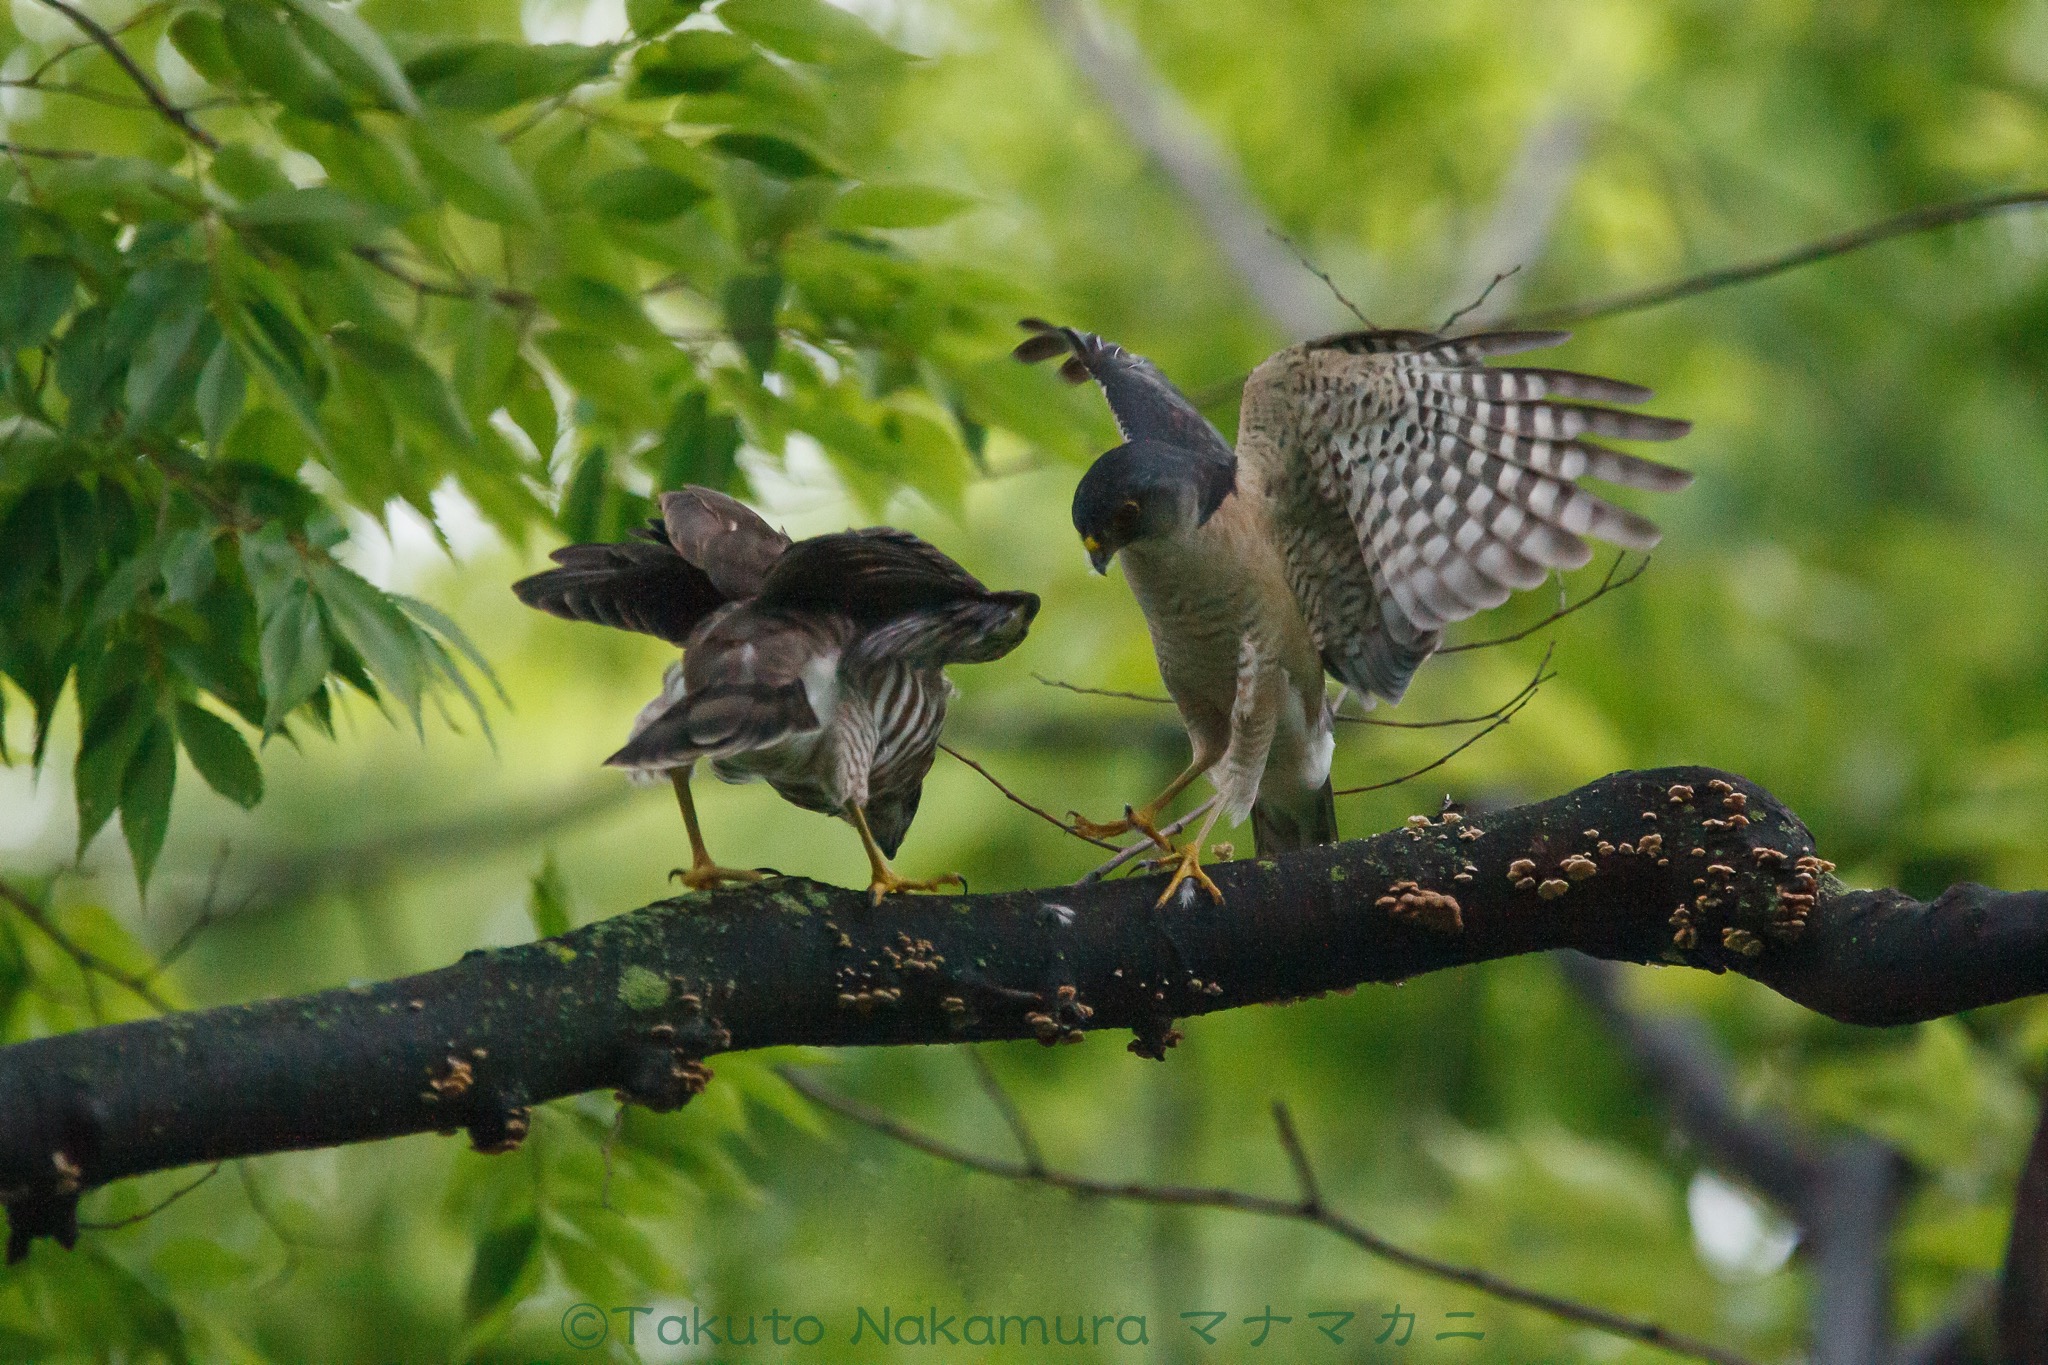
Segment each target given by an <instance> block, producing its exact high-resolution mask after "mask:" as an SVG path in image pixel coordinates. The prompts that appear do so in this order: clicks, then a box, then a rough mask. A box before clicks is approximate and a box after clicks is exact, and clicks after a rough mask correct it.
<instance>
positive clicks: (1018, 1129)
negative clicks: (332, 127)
mask: <svg viewBox="0 0 2048 1365" xmlns="http://www.w3.org/2000/svg"><path fill="white" fill-rule="evenodd" d="M961 1051H962V1052H964V1053H966V1054H967V1064H968V1065H969V1066H971V1067H973V1068H974V1079H975V1081H976V1083H977V1084H979V1085H980V1086H981V1089H982V1093H983V1094H985V1095H987V1096H988V1100H989V1103H990V1104H992V1105H994V1106H995V1109H996V1112H997V1113H998V1114H1001V1115H1002V1116H1003V1122H1004V1123H1005V1124H1006V1125H1008V1126H1009V1129H1010V1136H1011V1137H1012V1138H1014V1139H1015V1140H1016V1143H1017V1152H1018V1154H1019V1155H1020V1156H1022V1157H1023V1158H1024V1169H1025V1170H1027V1171H1031V1172H1034V1173H1043V1172H1044V1170H1045V1153H1044V1152H1043V1151H1041V1150H1040V1149H1039V1146H1038V1138H1037V1136H1036V1135H1035V1134H1033V1133H1032V1131H1031V1125H1030V1124H1028V1123H1026V1122H1025V1121H1024V1113H1023V1111H1022V1110H1020V1109H1018V1108H1017V1101H1016V1100H1014V1099H1012V1098H1011V1097H1010V1091H1009V1088H1008V1087H1006V1086H1005V1085H1004V1084H1003V1083H1002V1081H1000V1080H998V1079H997V1077H996V1073H995V1072H994V1070H992V1069H991V1068H990V1067H989V1064H988V1058H986V1057H984V1056H982V1055H981V1049H980V1048H978V1047H966V1048H962V1049H961Z"/></svg>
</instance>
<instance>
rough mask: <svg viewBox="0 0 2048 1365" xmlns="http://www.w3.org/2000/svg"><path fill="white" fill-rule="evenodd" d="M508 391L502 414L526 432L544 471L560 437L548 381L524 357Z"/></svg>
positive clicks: (557, 417) (515, 371)
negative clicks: (509, 416)
mask: <svg viewBox="0 0 2048 1365" xmlns="http://www.w3.org/2000/svg"><path fill="white" fill-rule="evenodd" d="M513 374H514V377H513V383H512V388H511V391H510V392H508V393H507V394H506V395H505V411H506V412H507V413H508V414H510V415H511V418H512V420H513V421H514V422H515V423H517V424H518V426H519V429H520V430H521V431H523V432H525V433H526V439H527V440H529V441H531V442H533V448H534V450H535V451H536V452H538V453H539V455H540V459H541V464H542V466H543V468H545V466H546V464H547V461H548V460H549V458H550V457H552V456H553V455H554V453H555V441H556V440H557V438H558V437H559V436H560V435H561V427H560V421H561V419H560V416H559V414H557V413H556V411H555V396H554V394H552V393H550V392H548V386H547V381H546V380H544V379H542V378H541V377H540V372H539V371H537V370H535V369H534V368H533V366H532V365H531V364H529V363H528V362H527V361H526V360H525V358H524V357H522V358H521V359H520V361H519V364H518V365H517V367H516V368H515V369H514V372H513Z"/></svg>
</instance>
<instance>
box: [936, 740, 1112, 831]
mask: <svg viewBox="0 0 2048 1365" xmlns="http://www.w3.org/2000/svg"><path fill="white" fill-rule="evenodd" d="M939 747H940V748H941V749H944V750H945V751H946V752H947V753H949V754H951V755H953V757H955V758H957V759H959V760H960V761H961V762H962V763H965V764H966V765H967V766H968V767H970V768H972V769H974V771H976V772H978V773H980V774H981V775H982V776H983V777H984V778H987V779H988V784H989V785H990V786H991V787H994V788H995V789H996V790H997V791H999V792H1001V793H1002V794H1003V799H1005V800H1006V801H1008V802H1010V803H1011V804H1012V805H1015V806H1021V807H1023V808H1024V809H1025V810H1028V811H1030V812H1031V813H1032V814H1033V815H1035V816H1037V817H1038V818H1039V819H1041V820H1043V821H1045V822H1046V823H1047V824H1049V825H1052V826H1054V827H1055V828H1057V829H1061V830H1064V831H1065V832H1066V833H1068V834H1071V835H1073V836H1074V837H1075V838H1076V839H1079V840H1081V841H1082V842H1084V843H1090V844H1093V845H1095V846H1096V847H1097V848H1110V849H1113V848H1115V847H1116V845H1115V844H1112V843H1111V842H1109V840H1107V839H1097V838H1094V837H1092V836H1090V835H1086V834H1083V833H1081V831H1080V830H1077V829H1075V828H1074V827H1073V826H1072V825H1070V824H1068V823H1067V822H1066V821H1064V820H1062V819H1060V818H1059V817H1058V816H1056V815H1054V814H1053V813H1052V812H1051V811H1048V810H1045V809H1042V808H1041V807H1038V806H1034V805H1032V804H1031V803H1030V802H1029V801H1026V800H1025V799H1024V798H1023V797H1021V796H1019V795H1017V793H1015V792H1013V791H1011V790H1010V789H1009V788H1008V787H1006V786H1004V785H1003V784H1002V782H1001V781H1000V780H998V779H997V777H996V775H995V774H994V773H992V772H990V771H989V770H988V769H987V768H984V767H982V766H981V765H980V764H979V763H976V762H975V761H974V760H973V759H971V758H969V757H968V756H967V755H966V754H963V753H961V752H960V751H959V750H958V749H956V748H954V747H953V746H952V745H950V744H947V743H945V742H944V741H941V742H940V744H939Z"/></svg>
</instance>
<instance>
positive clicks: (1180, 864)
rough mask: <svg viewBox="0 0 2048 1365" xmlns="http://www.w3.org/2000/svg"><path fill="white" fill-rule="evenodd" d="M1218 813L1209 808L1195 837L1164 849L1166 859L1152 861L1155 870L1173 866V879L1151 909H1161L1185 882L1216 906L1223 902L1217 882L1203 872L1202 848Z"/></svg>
mask: <svg viewBox="0 0 2048 1365" xmlns="http://www.w3.org/2000/svg"><path fill="white" fill-rule="evenodd" d="M1220 813H1221V807H1220V806H1211V807H1210V808H1209V815H1208V818H1207V819H1205V820H1203V821H1202V828H1201V830H1200V831H1199V832H1198V833H1197V834H1196V835H1195V837H1194V838H1192V839H1190V840H1188V841H1187V842H1186V843H1185V844H1182V845H1181V846H1180V847H1179V848H1173V847H1171V846H1169V847H1168V848H1167V850H1166V856H1165V857H1164V858H1159V859H1156V860H1155V861H1154V862H1153V864H1152V865H1153V866H1154V867H1165V866H1166V865H1167V864H1169V863H1172V864H1174V869H1173V880H1171V881H1169V882H1167V884H1166V889H1165V890H1164V891H1162V892H1160V893H1159V899H1158V900H1156V901H1154V902H1153V903H1152V908H1153V909H1155V910H1157V909H1161V908H1163V907H1164V906H1165V904H1166V903H1167V902H1168V901H1169V900H1172V899H1173V893H1174V892H1176V891H1178V890H1180V885H1181V883H1182V882H1186V881H1192V882H1194V883H1195V884H1196V885H1197V886H1199V887H1201V888H1202V889H1203V890H1204V891H1206V892H1208V893H1209V896H1210V898H1211V899H1212V900H1214V901H1215V902H1216V903H1217V904H1218V905H1221V904H1222V903H1223V893H1222V892H1221V891H1219V890H1218V889H1217V887H1216V883H1214V882H1212V881H1210V880H1209V874H1208V873H1206V872H1204V871H1202V845H1203V844H1204V843H1206V842H1207V841H1208V838H1209V831H1210V829H1211V828H1213V827H1214V826H1215V824H1216V817H1217V815H1218V814H1220Z"/></svg>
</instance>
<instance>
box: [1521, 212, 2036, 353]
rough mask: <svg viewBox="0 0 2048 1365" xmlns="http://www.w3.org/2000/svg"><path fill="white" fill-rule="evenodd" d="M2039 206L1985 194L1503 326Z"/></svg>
mask: <svg viewBox="0 0 2048 1365" xmlns="http://www.w3.org/2000/svg"><path fill="white" fill-rule="evenodd" d="M2042 204H2048V190H2013V191H2010V192H2007V193H2004V194H1986V195H1980V196H1978V197H1977V198H1975V199H1961V200H1957V201H1956V202H1954V203H1950V204H1929V205H1926V206H1925V207H1922V208H1917V209H1909V210H1907V211H1906V212H1904V213H1901V214H1897V215H1894V216H1893V217H1890V218H1885V219H1882V220H1880V221H1878V222H1875V223H1870V224H1866V225H1865V226H1863V227H1860V228H1853V229H1851V230H1850V231H1848V232H1839V233H1836V234H1835V235H1834V236H1832V237H1823V238H1821V239H1820V240H1819V241H1816V242H1808V243H1806V244H1805V245H1804V246H1798V247H1794V248H1793V249H1792V250H1790V251H1786V252H1782V253H1780V254H1778V255H1776V256H1766V257H1764V258H1762V259H1761V260H1755V261H1749V262H1747V263H1745V264H1742V265H1731V266H1724V267H1722V268H1721V269H1719V270H1709V271H1707V272H1705V273H1704V274H1700V275H1688V276H1686V277H1685V278H1683V279H1678V280H1672V281H1670V282H1669V283H1667V284H1659V285H1652V286H1650V287H1649V288H1647V289H1634V290H1630V291H1628V292H1626V293H1622V294H1611V295H1609V296H1608V297H1606V298H1604V299H1591V300H1588V301H1586V302H1584V303H1567V304H1560V305H1559V306H1558V307H1556V308H1543V309H1538V310H1537V311H1535V312H1532V313H1529V314H1526V315H1524V316H1523V317H1520V318H1517V319H1516V320H1514V321H1513V322H1510V323H1504V324H1502V325H1503V326H1505V327H1530V326H1542V327H1547V326H1550V325H1551V324H1553V323H1559V322H1586V321H1590V320H1591V319H1593V318H1609V317H1613V316H1615V315H1616V314H1618V313H1635V312H1640V311H1641V310H1643V309H1645V308H1655V307H1656V306H1657V305H1659V304H1664V303H1671V302H1673V301H1674V300H1677V299H1685V298H1691V297H1692V296H1693V295H1695V294H1705V293H1707V292H1709V291H1711V290H1715V289H1725V288H1727V287H1728V286H1730V285H1736V284H1749V283H1751V282H1752V281H1755V280H1761V279H1767V278H1769V277H1770V276H1772V275H1778V274H1782V273H1784V272H1785V271H1787V270H1795V269H1797V268H1798V267H1800V266H1803V265H1812V264H1813V263H1814V262H1815V261H1825V260H1828V259H1829V258H1831V257H1835V256H1845V255H1847V254H1848V253H1850V252H1852V251H1861V250H1862V249H1863V248H1865V247H1867V246H1876V245H1877V244H1878V243H1879V242H1887V241H1890V240H1891V239H1892V238H1894V237H1904V236H1907V235H1908V234H1910V233H1915V232H1926V231H1929V230H1931V229H1933V228H1939V227H1948V226H1949V225H1951V224H1954V223H1964V222H1968V221H1969V220H1971V219H1972V218H1982V217H1985V216H1986V215H1988V214H1993V213H1998V212H2000V211H2002V210H2004V209H2012V208H2026V207H2031V206H2036V205H2042Z"/></svg>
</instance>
